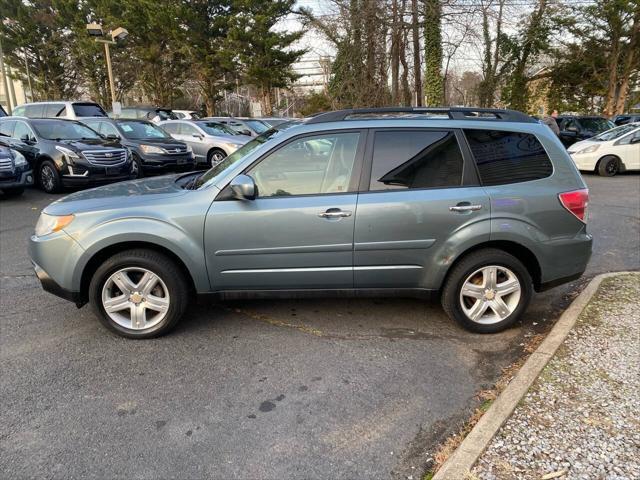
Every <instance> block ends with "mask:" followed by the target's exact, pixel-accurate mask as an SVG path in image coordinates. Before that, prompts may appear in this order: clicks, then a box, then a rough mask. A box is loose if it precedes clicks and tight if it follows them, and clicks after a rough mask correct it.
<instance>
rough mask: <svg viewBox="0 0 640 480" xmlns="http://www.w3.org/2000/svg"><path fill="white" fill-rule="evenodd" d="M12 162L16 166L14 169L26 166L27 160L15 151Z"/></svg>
mask: <svg viewBox="0 0 640 480" xmlns="http://www.w3.org/2000/svg"><path fill="white" fill-rule="evenodd" d="M13 160H14V162H15V164H16V167H21V166H23V165H27V159H26V158H24V155H22V154H21V153H20V152H19V151H17V150H13Z"/></svg>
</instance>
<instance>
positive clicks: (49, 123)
mask: <svg viewBox="0 0 640 480" xmlns="http://www.w3.org/2000/svg"><path fill="white" fill-rule="evenodd" d="M0 142H2V143H3V144H4V145H7V146H10V147H11V148H13V149H15V150H17V151H19V152H20V153H21V154H22V155H24V156H25V158H26V159H27V161H28V162H29V163H30V164H31V166H32V167H33V170H34V171H35V176H36V181H37V183H38V184H39V185H40V187H41V188H42V189H43V190H44V191H46V192H48V193H54V192H59V191H60V190H61V189H62V187H67V186H68V187H79V186H88V185H99V184H105V183H111V182H117V181H120V180H127V179H129V178H131V158H130V155H129V152H128V150H127V149H126V148H124V147H123V146H122V145H120V143H119V142H117V141H115V140H108V139H105V138H103V137H102V136H101V135H100V134H98V133H97V132H96V131H94V130H92V129H90V128H89V127H87V126H86V125H83V124H82V123H80V122H78V121H75V120H62V119H52V118H41V119H40V118H39V119H29V118H20V117H3V118H1V119H0Z"/></svg>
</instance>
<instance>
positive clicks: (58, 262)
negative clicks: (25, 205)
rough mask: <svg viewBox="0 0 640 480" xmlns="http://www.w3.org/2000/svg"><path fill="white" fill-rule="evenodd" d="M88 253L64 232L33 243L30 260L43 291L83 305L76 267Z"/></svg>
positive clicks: (35, 240) (34, 237)
mask: <svg viewBox="0 0 640 480" xmlns="http://www.w3.org/2000/svg"><path fill="white" fill-rule="evenodd" d="M83 253H84V249H83V248H82V247H81V246H80V244H79V243H78V242H76V241H75V240H74V239H73V238H71V237H70V236H69V235H68V234H67V233H66V232H65V231H64V230H61V231H59V232H55V233H52V234H49V235H45V236H43V237H37V236H35V235H32V236H31V238H30V239H29V257H30V258H31V263H33V266H34V269H35V272H36V275H37V276H38V279H39V280H40V283H41V284H42V288H43V289H44V290H45V291H47V292H49V293H52V294H54V295H57V296H58V297H61V298H64V299H65V300H69V301H72V302H75V303H76V304H78V305H80V304H82V303H83V300H82V295H81V292H80V278H78V277H77V276H76V275H75V274H76V265H78V261H79V259H80V257H81V256H82V254H83Z"/></svg>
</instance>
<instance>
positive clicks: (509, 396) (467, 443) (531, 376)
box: [432, 272, 637, 480]
mask: <svg viewBox="0 0 640 480" xmlns="http://www.w3.org/2000/svg"><path fill="white" fill-rule="evenodd" d="M630 273H637V272H615V273H603V274H601V275H598V276H596V277H594V278H593V280H591V281H590V282H589V284H588V285H587V287H586V288H585V289H584V290H583V291H582V292H581V293H580V295H578V297H577V298H576V299H575V300H574V301H573V302H572V303H571V305H569V308H567V309H566V310H565V311H564V313H563V314H562V315H561V316H560V319H559V320H558V321H557V322H556V324H555V326H554V327H553V328H552V329H551V331H550V332H549V334H548V335H547V338H545V339H544V341H543V342H542V343H541V344H540V346H539V347H538V348H537V349H536V351H535V352H533V353H532V354H531V356H530V357H529V358H528V359H527V361H526V362H525V364H524V365H523V366H522V368H521V369H520V370H519V371H518V373H517V374H516V376H515V377H514V378H513V379H512V380H511V382H509V385H507V388H505V389H504V390H503V391H502V393H501V394H500V395H499V396H498V398H496V400H495V401H494V402H493V404H492V405H491V407H489V409H488V410H487V412H486V413H485V414H484V415H483V416H482V418H480V420H479V421H478V423H476V425H475V426H474V427H473V429H472V430H471V432H469V434H468V435H467V436H466V438H465V439H464V440H463V441H462V443H461V444H460V446H458V448H457V449H456V450H455V451H454V452H453V454H451V456H450V457H449V458H448V459H447V461H446V462H445V463H444V464H443V465H442V467H441V468H440V470H438V472H437V473H436V474H435V475H434V476H433V479H432V480H462V479H464V478H465V477H466V476H467V475H468V474H469V471H470V470H471V468H473V466H474V464H475V463H476V461H477V460H478V458H479V457H480V455H482V453H483V452H484V450H485V448H487V445H489V442H490V441H491V439H492V438H493V436H494V435H495V434H496V433H497V432H498V430H499V429H500V427H502V425H503V424H504V422H505V421H506V420H507V419H508V418H509V417H510V416H511V414H512V413H513V411H514V410H515V408H516V406H517V405H518V402H519V401H520V400H521V399H522V397H524V395H525V394H526V393H527V391H529V388H530V387H531V385H532V384H533V382H534V381H535V380H536V378H538V375H540V372H542V369H543V368H544V367H545V366H546V365H547V363H548V362H549V361H550V360H551V358H553V355H554V354H555V352H556V350H557V349H558V347H559V346H560V345H562V343H563V342H564V340H565V338H566V337H567V335H568V334H569V332H570V331H571V329H572V328H573V326H574V325H575V323H576V320H577V319H578V317H579V316H580V314H581V313H582V310H584V308H585V307H586V306H587V304H588V303H589V301H590V300H591V298H592V297H593V295H594V294H595V293H596V292H597V291H598V287H599V286H600V284H601V283H602V281H603V280H604V279H606V278H609V277H615V276H618V275H625V274H630Z"/></svg>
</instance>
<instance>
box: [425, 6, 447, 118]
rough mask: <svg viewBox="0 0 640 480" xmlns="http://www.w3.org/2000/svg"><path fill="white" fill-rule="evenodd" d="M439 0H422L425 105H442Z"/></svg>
mask: <svg viewBox="0 0 640 480" xmlns="http://www.w3.org/2000/svg"><path fill="white" fill-rule="evenodd" d="M440 2H441V0H425V1H424V63H425V72H424V102H425V105H426V106H427V107H436V106H440V105H442V103H443V101H444V98H443V96H444V80H443V76H442V25H441V22H442V5H441V3H440Z"/></svg>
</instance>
